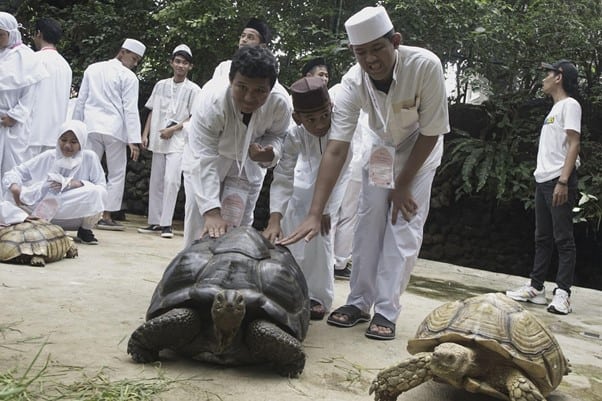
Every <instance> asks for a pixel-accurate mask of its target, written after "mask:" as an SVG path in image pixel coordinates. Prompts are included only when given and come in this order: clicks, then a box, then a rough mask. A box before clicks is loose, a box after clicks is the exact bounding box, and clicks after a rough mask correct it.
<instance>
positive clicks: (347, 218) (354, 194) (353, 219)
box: [333, 180, 362, 270]
mask: <svg viewBox="0 0 602 401" xmlns="http://www.w3.org/2000/svg"><path fill="white" fill-rule="evenodd" d="M361 190H362V182H361V181H355V180H349V182H348V183H347V189H346V190H345V195H344V196H343V201H342V203H341V207H340V208H339V212H338V214H337V216H336V219H337V221H336V222H333V227H334V268H335V269H337V270H341V269H344V268H345V266H347V263H348V262H349V261H350V260H351V249H352V246H353V233H354V232H355V227H356V225H357V206H358V204H359V199H360V192H361Z"/></svg>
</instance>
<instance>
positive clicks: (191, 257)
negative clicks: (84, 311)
mask: <svg viewBox="0 0 602 401" xmlns="http://www.w3.org/2000/svg"><path fill="white" fill-rule="evenodd" d="M223 289H236V290H238V291H239V292H240V293H241V294H242V295H243V297H244V298H245V302H246V314H245V321H246V322H248V321H251V320H255V319H258V318H263V319H267V320H270V321H272V322H274V323H275V324H277V325H278V326H279V327H281V328H282V329H283V330H285V331H287V332H289V333H290V334H291V335H293V336H295V337H296V338H297V339H299V340H303V339H304V338H305V335H306V334H307V329H308V327H309V295H308V289H307V283H306V281H305V277H304V275H303V273H302V271H301V268H300V267H299V265H298V264H297V263H296V261H295V259H294V258H293V256H292V254H291V253H290V251H289V250H288V249H287V248H285V247H283V246H279V245H273V244H272V243H270V242H269V241H268V240H266V239H265V238H264V237H263V236H262V235H261V234H260V233H259V232H258V231H257V230H255V229H254V228H252V227H238V228H234V229H232V230H230V231H228V232H227V233H226V235H224V236H222V237H220V238H218V239H214V238H208V237H206V238H205V239H202V240H200V241H196V242H195V243H193V244H192V245H191V246H189V247H188V248H186V249H184V250H183V251H182V252H180V253H179V254H178V255H177V256H176V257H175V258H174V259H173V260H172V261H171V263H170V264H169V266H167V268H166V269H165V272H164V274H163V278H162V279H161V281H160V282H159V284H158V285H157V288H156V289H155V292H154V294H153V296H152V299H151V304H150V307H149V309H148V311H147V313H146V319H147V320H149V319H152V318H154V317H156V316H159V315H161V314H163V313H165V312H167V311H168V310H170V309H173V308H178V307H192V308H195V309H196V310H197V311H198V312H200V313H201V315H202V316H204V317H206V318H209V317H210V310H211V305H212V303H213V299H214V296H215V295H216V294H217V293H218V292H219V291H221V290H223ZM243 324H245V323H244V322H243Z"/></svg>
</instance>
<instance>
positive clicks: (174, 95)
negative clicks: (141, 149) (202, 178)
mask: <svg viewBox="0 0 602 401" xmlns="http://www.w3.org/2000/svg"><path fill="white" fill-rule="evenodd" d="M200 90H201V88H200V87H199V86H198V85H197V84H195V83H194V82H192V81H190V80H188V79H185V80H184V81H183V82H180V83H175V82H174V80H173V78H167V79H162V80H161V81H159V82H157V83H156V84H155V86H154V88H153V92H152V93H151V96H150V97H149V99H148V101H147V102H146V105H145V107H146V108H147V109H150V110H152V111H153V114H152V115H151V123H150V132H149V138H148V149H149V150H151V151H152V152H156V153H173V152H180V153H181V152H182V151H184V145H185V143H186V138H185V134H184V131H183V130H179V131H178V132H176V133H175V134H174V135H173V136H172V137H171V138H170V139H168V140H165V139H161V138H160V136H159V135H160V134H159V130H161V129H163V128H165V127H166V124H167V123H168V122H169V120H173V121H176V122H178V123H180V122H182V121H184V120H186V119H187V118H188V117H190V115H191V110H192V106H193V104H194V100H195V99H196V96H197V95H198V93H199V92H200Z"/></svg>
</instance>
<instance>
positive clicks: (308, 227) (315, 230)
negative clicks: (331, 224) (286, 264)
mask: <svg viewBox="0 0 602 401" xmlns="http://www.w3.org/2000/svg"><path fill="white" fill-rule="evenodd" d="M321 229H322V216H313V215H308V216H307V217H306V218H305V220H303V222H302V223H301V224H300V225H299V226H298V227H297V228H296V229H295V231H293V232H292V233H291V234H289V235H288V236H286V237H284V238H282V239H281V240H280V241H277V242H276V243H277V244H280V245H285V246H286V245H290V244H294V243H295V242H298V241H300V240H301V239H302V238H304V239H305V242H309V241H311V239H312V238H313V237H315V236H316V235H318V234H319V233H320V230H321Z"/></svg>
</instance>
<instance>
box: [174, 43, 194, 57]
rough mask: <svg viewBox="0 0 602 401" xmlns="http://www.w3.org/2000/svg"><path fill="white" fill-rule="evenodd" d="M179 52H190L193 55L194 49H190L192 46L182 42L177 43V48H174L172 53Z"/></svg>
mask: <svg viewBox="0 0 602 401" xmlns="http://www.w3.org/2000/svg"><path fill="white" fill-rule="evenodd" d="M177 52H184V53H186V54H188V55H189V56H190V57H192V51H191V50H190V47H188V46H186V45H184V44H181V45H177V46H176V48H175V49H173V52H171V54H176V53H177Z"/></svg>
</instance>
